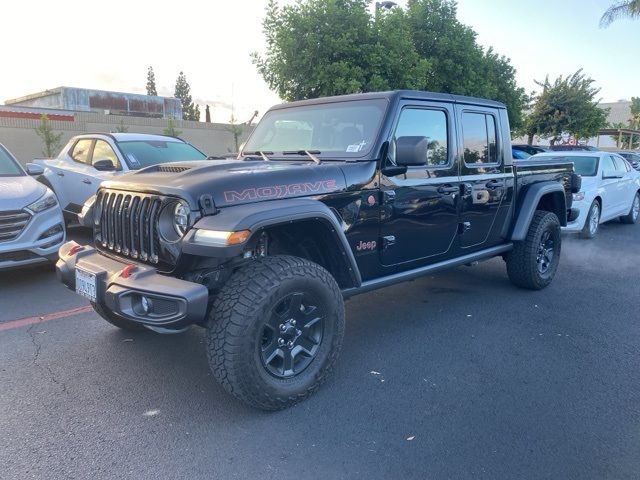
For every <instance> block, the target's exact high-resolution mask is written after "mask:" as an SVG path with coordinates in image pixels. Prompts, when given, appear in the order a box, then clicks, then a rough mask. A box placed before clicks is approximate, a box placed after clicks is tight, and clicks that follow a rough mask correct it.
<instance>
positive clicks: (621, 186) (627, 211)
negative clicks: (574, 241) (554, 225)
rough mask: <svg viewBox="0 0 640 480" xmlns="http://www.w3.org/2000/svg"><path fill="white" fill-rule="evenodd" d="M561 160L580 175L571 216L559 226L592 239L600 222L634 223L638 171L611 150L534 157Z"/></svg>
mask: <svg viewBox="0 0 640 480" xmlns="http://www.w3.org/2000/svg"><path fill="white" fill-rule="evenodd" d="M550 157H552V158H554V159H562V160H566V161H570V162H573V163H574V165H575V171H576V173H577V174H579V175H580V176H581V177H582V188H581V190H580V192H579V193H575V194H574V195H573V206H572V212H573V215H572V218H573V220H571V221H570V222H569V223H568V225H567V226H566V227H565V228H563V230H564V231H567V232H575V233H580V234H581V235H582V236H583V237H584V238H593V237H594V236H595V235H596V233H598V228H599V226H600V224H601V223H603V222H606V221H609V220H613V219H615V218H620V220H621V221H622V222H623V223H636V221H637V220H638V214H639V213H640V173H639V172H637V171H635V170H634V169H633V168H631V166H630V165H629V163H628V162H627V161H626V160H625V159H624V158H622V157H621V156H620V155H617V154H615V153H611V152H597V151H595V152H591V151H589V152H578V151H572V152H566V153H562V154H559V153H558V152H545V153H540V154H537V155H534V157H532V158H534V159H536V158H539V159H541V160H542V159H545V158H547V159H548V158H550Z"/></svg>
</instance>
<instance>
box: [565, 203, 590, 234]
mask: <svg viewBox="0 0 640 480" xmlns="http://www.w3.org/2000/svg"><path fill="white" fill-rule="evenodd" d="M589 208H591V203H587V202H586V201H584V200H580V201H577V202H576V201H574V202H573V204H572V205H571V210H572V212H574V213H573V215H572V216H573V217H574V220H572V221H569V222H567V226H566V227H562V231H563V232H567V233H579V232H581V231H582V229H583V228H584V224H585V221H586V220H587V214H588V213H589Z"/></svg>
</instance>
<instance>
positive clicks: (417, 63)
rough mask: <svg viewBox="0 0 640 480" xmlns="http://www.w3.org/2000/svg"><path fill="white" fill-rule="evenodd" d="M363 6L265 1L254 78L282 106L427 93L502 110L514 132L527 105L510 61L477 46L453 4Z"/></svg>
mask: <svg viewBox="0 0 640 480" xmlns="http://www.w3.org/2000/svg"><path fill="white" fill-rule="evenodd" d="M368 5H369V2H366V1H363V0H300V1H299V2H297V3H295V4H293V5H287V6H284V7H279V6H278V4H277V2H276V0H270V2H269V4H268V7H267V13H266V17H265V19H264V22H263V27H264V34H265V37H266V45H267V49H266V53H265V55H264V56H260V55H258V54H254V55H253V60H254V63H255V65H256V66H257V68H258V71H259V72H260V74H261V75H262V76H263V78H264V79H265V81H266V82H267V83H268V84H269V86H270V87H271V88H272V89H274V90H275V91H276V92H277V93H278V94H279V95H280V96H281V97H282V98H283V99H285V100H288V101H292V100H300V99H305V98H314V97H320V96H327V95H341V94H347V93H358V92H369V91H379V90H391V89H405V88H407V89H417V90H432V91H437V92H444V93H454V94H460V95H475V96H481V97H484V98H490V99H494V100H499V101H502V102H504V103H505V104H506V105H507V107H508V109H509V115H510V120H511V122H512V127H513V128H515V127H517V126H518V125H519V124H520V122H521V118H522V117H521V115H522V113H521V112H522V109H523V107H524V105H525V103H526V95H525V93H524V90H523V89H521V88H518V87H517V85H516V82H515V70H514V69H513V67H512V66H511V64H510V62H509V60H508V59H507V58H505V57H503V56H500V55H498V54H497V53H495V52H494V51H493V50H492V49H489V50H486V51H485V50H484V49H483V48H482V47H481V46H479V45H478V44H477V42H476V34H475V32H474V31H473V30H472V29H471V28H470V27H468V26H466V25H463V24H462V23H460V22H459V21H458V20H457V18H456V12H457V9H456V3H455V2H454V1H452V0H409V3H408V6H407V8H406V9H403V8H400V7H396V8H392V9H391V10H382V9H378V10H377V11H376V12H375V13H374V14H373V15H372V14H371V13H370V12H369V9H368Z"/></svg>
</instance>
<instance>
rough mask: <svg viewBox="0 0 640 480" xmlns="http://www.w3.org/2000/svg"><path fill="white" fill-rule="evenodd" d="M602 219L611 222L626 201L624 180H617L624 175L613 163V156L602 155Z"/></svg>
mask: <svg viewBox="0 0 640 480" xmlns="http://www.w3.org/2000/svg"><path fill="white" fill-rule="evenodd" d="M601 175H602V177H601V178H602V180H601V182H602V183H601V184H600V185H601V187H602V219H603V220H609V219H611V218H613V217H615V216H616V215H617V214H618V213H619V212H620V208H621V204H622V202H623V200H624V188H623V179H622V178H617V176H620V175H622V172H619V171H618V166H616V164H615V162H614V161H613V155H609V154H606V155H602V174H601Z"/></svg>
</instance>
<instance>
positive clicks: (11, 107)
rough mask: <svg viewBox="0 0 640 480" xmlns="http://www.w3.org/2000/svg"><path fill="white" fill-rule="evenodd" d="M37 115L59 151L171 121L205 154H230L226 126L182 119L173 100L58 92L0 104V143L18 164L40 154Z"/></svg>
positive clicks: (156, 130) (159, 130) (160, 128)
mask: <svg viewBox="0 0 640 480" xmlns="http://www.w3.org/2000/svg"><path fill="white" fill-rule="evenodd" d="M43 114H45V115H47V117H48V118H49V120H50V121H51V125H52V127H53V129H54V131H55V132H56V133H62V139H61V146H64V145H65V144H66V143H67V141H68V140H69V139H70V138H71V137H72V136H74V135H79V134H81V133H88V132H105V133H111V132H117V131H122V129H123V128H124V129H126V131H128V132H130V133H153V134H160V135H161V134H163V133H164V130H165V129H166V128H167V127H169V124H170V122H171V123H172V125H173V127H174V128H175V129H176V130H177V131H178V132H180V133H179V136H180V137H181V138H182V139H184V140H186V141H187V142H189V143H192V144H193V145H195V146H196V147H198V148H199V149H200V150H202V151H203V152H205V153H206V154H208V155H227V154H229V153H234V152H235V151H236V147H235V138H234V134H233V132H232V129H231V128H230V125H228V124H220V123H205V122H196V121H188V120H182V104H181V102H180V100H178V99H176V98H169V97H156V96H150V95H140V94H134V93H121V92H108V91H103V90H89V89H81V88H71V87H59V88H54V89H51V90H45V91H44V92H39V93H34V94H31V95H26V96H24V97H20V98H16V99H12V100H7V101H6V102H5V105H4V106H2V105H0V143H2V144H4V145H5V146H6V147H7V148H8V149H9V150H11V152H13V154H14V155H15V156H16V157H17V158H18V160H19V161H20V163H22V164H23V165H24V164H25V163H27V162H29V161H31V160H33V159H34V158H41V157H42V155H43V154H42V150H43V144H42V140H41V139H40V137H38V136H37V135H36V133H35V128H36V127H37V126H38V125H39V124H40V117H41V115H43ZM252 129H253V126H251V125H245V126H243V131H242V135H241V138H240V141H244V140H246V137H247V136H248V134H249V133H250V132H251V130H252Z"/></svg>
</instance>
